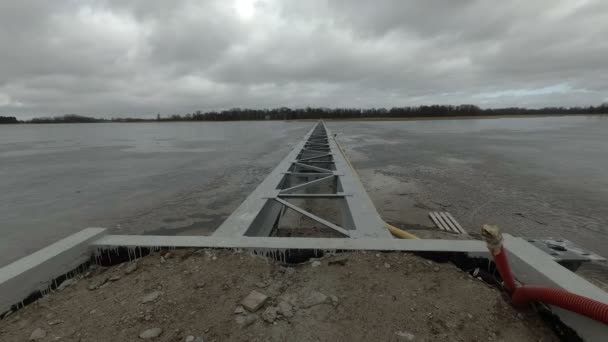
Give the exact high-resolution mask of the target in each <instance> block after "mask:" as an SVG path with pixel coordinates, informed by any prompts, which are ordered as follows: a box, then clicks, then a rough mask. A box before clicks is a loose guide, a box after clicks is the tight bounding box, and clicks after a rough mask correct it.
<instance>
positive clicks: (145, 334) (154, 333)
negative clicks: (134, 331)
mask: <svg viewBox="0 0 608 342" xmlns="http://www.w3.org/2000/svg"><path fill="white" fill-rule="evenodd" d="M162 333H163V329H161V328H151V329H147V330H144V331H142V332H141V333H140V334H139V338H143V339H144V340H147V339H151V338H155V337H158V336H160V334H162Z"/></svg>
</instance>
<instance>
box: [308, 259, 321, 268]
mask: <svg viewBox="0 0 608 342" xmlns="http://www.w3.org/2000/svg"><path fill="white" fill-rule="evenodd" d="M310 266H312V267H319V266H321V262H320V261H318V260H315V261H313V262H312V263H311V264H310Z"/></svg>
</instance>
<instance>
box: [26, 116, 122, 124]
mask: <svg viewBox="0 0 608 342" xmlns="http://www.w3.org/2000/svg"><path fill="white" fill-rule="evenodd" d="M108 121H110V120H107V119H98V118H92V117H88V116H83V115H76V114H66V115H63V116H54V117H43V118H34V119H32V120H30V121H26V123H40V124H46V123H93V122H108Z"/></svg>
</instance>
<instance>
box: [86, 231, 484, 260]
mask: <svg viewBox="0 0 608 342" xmlns="http://www.w3.org/2000/svg"><path fill="white" fill-rule="evenodd" d="M93 245H94V246H95V247H98V248H111V247H115V246H123V247H196V248H205V247H208V248H250V249H252V250H256V249H276V250H285V249H318V250H334V251H335V250H368V251H409V252H465V253H475V254H481V255H485V256H487V255H488V249H487V247H486V244H485V243H484V242H482V241H479V240H435V239H418V240H405V239H404V240H402V239H384V238H368V239H336V238H307V237H300V238H290V237H249V236H238V237H224V236H175V235H172V236H158V235H106V236H104V237H102V238H100V239H99V240H97V241H95V242H94V243H93Z"/></svg>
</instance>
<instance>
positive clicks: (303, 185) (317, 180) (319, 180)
mask: <svg viewBox="0 0 608 342" xmlns="http://www.w3.org/2000/svg"><path fill="white" fill-rule="evenodd" d="M334 177H335V176H334V175H330V176H327V177H323V178H318V179H315V180H312V181H310V182H306V183H302V184H298V185H294V186H292V187H290V188H287V189H282V190H281V193H284V192H288V191H293V190H297V189H301V188H305V187H307V186H310V185H313V184H317V183H320V182H323V181H326V180H328V179H330V178H334Z"/></svg>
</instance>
